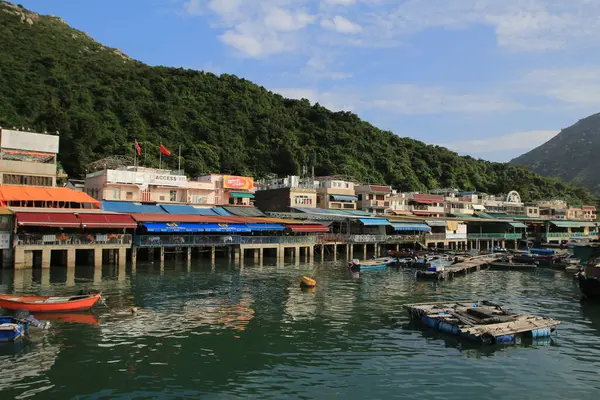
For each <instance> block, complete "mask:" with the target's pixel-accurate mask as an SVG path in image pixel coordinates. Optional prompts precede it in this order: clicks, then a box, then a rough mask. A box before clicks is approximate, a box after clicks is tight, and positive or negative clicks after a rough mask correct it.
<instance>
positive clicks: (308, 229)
mask: <svg viewBox="0 0 600 400" xmlns="http://www.w3.org/2000/svg"><path fill="white" fill-rule="evenodd" d="M286 226H287V227H288V228H289V229H291V230H292V232H297V233H320V232H323V233H328V232H329V228H328V227H326V226H325V225H319V224H297V225H295V224H286Z"/></svg>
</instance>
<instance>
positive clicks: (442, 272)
mask: <svg viewBox="0 0 600 400" xmlns="http://www.w3.org/2000/svg"><path fill="white" fill-rule="evenodd" d="M446 275H447V273H446V268H445V267H444V265H442V264H439V263H438V264H432V265H430V266H428V267H427V269H425V271H417V272H416V273H415V277H416V278H417V279H419V278H420V279H435V280H438V281H440V280H443V279H446Z"/></svg>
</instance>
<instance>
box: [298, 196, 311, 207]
mask: <svg viewBox="0 0 600 400" xmlns="http://www.w3.org/2000/svg"><path fill="white" fill-rule="evenodd" d="M294 204H297V205H303V206H312V204H313V201H312V198H311V197H310V196H295V197H294Z"/></svg>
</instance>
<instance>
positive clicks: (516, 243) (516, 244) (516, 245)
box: [513, 239, 519, 250]
mask: <svg viewBox="0 0 600 400" xmlns="http://www.w3.org/2000/svg"><path fill="white" fill-rule="evenodd" d="M518 246H519V244H518V242H517V239H515V247H513V249H515V250H516V249H517V247H518Z"/></svg>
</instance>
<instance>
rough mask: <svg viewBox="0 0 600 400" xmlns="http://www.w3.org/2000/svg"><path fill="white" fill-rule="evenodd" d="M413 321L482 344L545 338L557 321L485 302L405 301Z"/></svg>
mask: <svg viewBox="0 0 600 400" xmlns="http://www.w3.org/2000/svg"><path fill="white" fill-rule="evenodd" d="M404 307H405V308H406V309H407V310H408V313H409V315H410V317H411V318H412V319H414V320H420V321H421V322H422V323H423V324H424V325H426V326H428V327H430V328H433V329H437V330H439V331H441V332H445V333H448V334H451V335H455V336H461V337H464V338H465V339H468V340H470V341H473V342H479V343H483V344H496V343H508V344H513V343H520V341H521V339H522V338H533V339H537V338H543V337H549V336H550V335H551V334H552V332H554V330H555V329H556V326H558V325H559V324H560V322H559V321H556V320H553V319H551V318H546V317H537V316H533V315H523V314H513V313H509V312H507V311H506V310H504V309H503V308H502V307H501V306H500V305H497V304H494V303H491V302H489V301H458V302H436V303H418V304H407V305H405V306H404Z"/></svg>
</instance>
